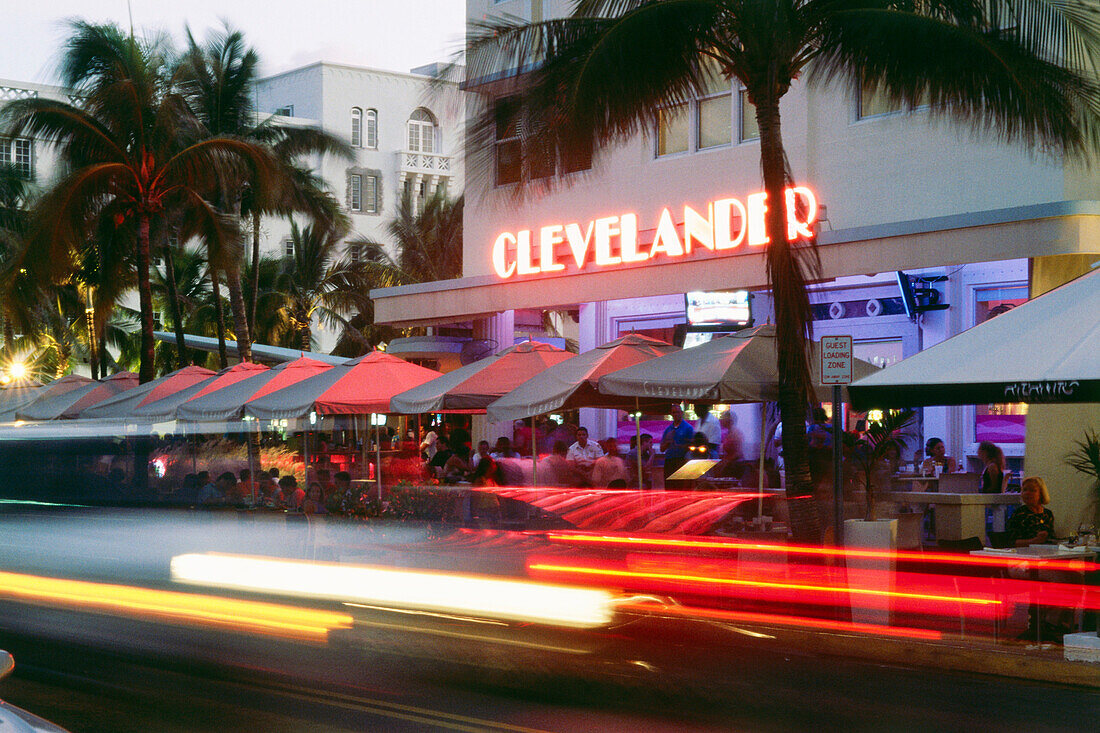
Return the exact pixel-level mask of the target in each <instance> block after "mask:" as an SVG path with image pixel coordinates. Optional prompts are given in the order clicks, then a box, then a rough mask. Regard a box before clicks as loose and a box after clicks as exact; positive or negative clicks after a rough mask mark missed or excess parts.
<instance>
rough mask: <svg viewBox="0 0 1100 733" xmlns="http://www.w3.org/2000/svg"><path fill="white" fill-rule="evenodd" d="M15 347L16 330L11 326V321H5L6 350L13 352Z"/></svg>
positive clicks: (6, 319) (7, 319)
mask: <svg viewBox="0 0 1100 733" xmlns="http://www.w3.org/2000/svg"><path fill="white" fill-rule="evenodd" d="M14 345H15V328H14V327H13V326H12V325H11V319H10V318H5V319H4V349H5V350H6V351H11V350H12V348H13V347H14Z"/></svg>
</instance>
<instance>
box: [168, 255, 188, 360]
mask: <svg viewBox="0 0 1100 733" xmlns="http://www.w3.org/2000/svg"><path fill="white" fill-rule="evenodd" d="M164 270H165V274H166V275H167V276H168V308H169V309H170V310H171V311H172V329H173V330H174V331H175V332H176V368H178V369H183V368H184V367H185V366H187V344H186V341H185V339H184V334H183V315H182V314H181V312H180V294H179V288H178V286H177V285H176V258H175V257H174V256H173V253H172V244H171V242H165V243H164Z"/></svg>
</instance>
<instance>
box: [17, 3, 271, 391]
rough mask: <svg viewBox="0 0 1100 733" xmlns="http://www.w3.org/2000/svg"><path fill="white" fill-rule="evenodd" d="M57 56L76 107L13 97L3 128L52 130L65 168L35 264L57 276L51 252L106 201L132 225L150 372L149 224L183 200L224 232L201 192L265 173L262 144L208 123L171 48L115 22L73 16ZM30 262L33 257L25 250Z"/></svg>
mask: <svg viewBox="0 0 1100 733" xmlns="http://www.w3.org/2000/svg"><path fill="white" fill-rule="evenodd" d="M72 28H73V33H72V36H71V37H70V39H69V41H68V44H67V46H66V49H65V52H64V54H63V56H62V62H61V77H62V82H63V83H64V84H65V85H66V86H67V87H69V88H70V89H73V90H74V92H76V93H77V94H79V95H80V96H81V97H82V102H81V105H80V106H79V107H77V106H73V105H71V104H66V103H64V102H58V101H54V100H49V99H24V100H17V101H14V102H11V103H9V104H8V105H7V106H6V107H5V109H4V114H5V117H6V119H7V125H8V133H9V134H13V135H30V136H35V137H40V138H44V139H49V140H52V141H53V142H54V144H55V145H56V147H57V149H58V151H59V153H60V157H61V159H62V161H64V163H65V164H66V165H67V168H68V172H67V173H66V174H65V175H63V176H62V177H61V178H60V180H58V181H57V182H56V183H55V185H54V187H53V189H52V190H51V191H50V192H49V193H48V194H46V195H45V196H44V197H43V199H42V200H41V201H40V203H39V206H38V215H37V224H38V226H37V228H36V231H37V235H36V236H35V241H37V243H38V246H36V247H30V248H28V250H29V251H30V250H35V254H36V257H35V258H34V259H35V260H36V261H37V262H36V270H38V271H40V272H41V273H43V274H50V275H52V276H54V277H55V278H58V275H59V273H58V272H57V271H56V267H50V266H49V264H48V262H45V263H44V262H43V258H45V259H46V260H48V261H64V259H62V258H56V257H51V255H57V254H68V253H69V252H70V251H71V250H72V249H73V248H74V246H75V243H76V242H79V241H80V240H81V238H82V235H83V234H85V233H86V232H87V231H88V230H89V229H90V227H91V226H92V224H93V223H94V221H95V220H96V219H97V218H98V217H99V215H101V214H102V213H103V212H104V210H107V209H110V210H112V212H113V216H114V217H115V218H116V219H117V220H119V221H126V220H129V221H132V222H133V223H134V226H135V229H136V242H135V244H136V258H135V259H136V264H137V277H136V280H137V290H138V301H139V304H140V308H141V354H142V360H141V369H140V378H141V381H142V382H147V381H149V380H150V379H152V378H153V374H154V369H155V368H154V348H153V344H154V341H153V312H152V295H151V291H150V287H149V264H150V240H151V237H150V233H151V231H152V230H153V229H155V228H156V227H157V226H158V225H160V224H161V223H162V222H163V220H164V217H165V216H166V212H168V211H171V210H175V209H187V210H188V211H189V212H191V216H193V217H195V218H196V220H198V221H200V222H201V226H202V228H203V230H204V231H205V233H206V235H207V238H208V240H210V241H220V240H221V239H223V237H224V229H223V226H222V222H221V221H220V220H219V217H218V215H217V214H218V212H217V211H216V210H215V208H214V207H213V206H212V205H211V204H210V203H209V202H208V201H207V199H206V196H207V195H208V194H209V192H211V191H214V190H217V187H218V184H219V183H220V181H222V180H224V179H225V178H226V177H248V176H250V175H259V174H263V175H270V171H272V170H273V168H272V166H271V164H270V162H269V157H268V155H267V154H266V152H265V151H264V150H263V149H261V148H260V147H259V146H256V145H253V144H251V143H248V142H246V141H242V140H239V139H235V138H231V137H228V136H214V137H211V136H209V135H207V134H205V133H204V131H203V130H202V126H201V125H200V124H198V122H197V120H196V119H195V117H194V115H193V114H192V113H191V111H190V109H189V108H188V107H187V104H186V101H185V100H184V98H183V97H182V96H181V95H180V94H178V93H177V92H176V90H175V89H174V85H173V83H172V79H171V77H170V76H169V73H168V72H169V65H168V55H167V52H166V50H165V49H164V48H163V47H162V46H159V45H157V44H147V43H143V42H139V41H138V40H136V39H134V38H133V37H131V36H128V35H127V34H125V33H124V32H122V31H121V30H120V29H119V28H118V27H117V26H115V25H112V24H105V25H94V24H91V23H87V22H84V21H75V22H74V23H73V24H72ZM28 262H30V260H28Z"/></svg>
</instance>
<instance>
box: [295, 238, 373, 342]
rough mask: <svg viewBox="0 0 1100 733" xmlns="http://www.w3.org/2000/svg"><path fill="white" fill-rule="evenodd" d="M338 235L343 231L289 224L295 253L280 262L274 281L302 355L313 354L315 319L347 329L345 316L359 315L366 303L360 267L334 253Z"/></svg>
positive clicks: (363, 276)
mask: <svg viewBox="0 0 1100 733" xmlns="http://www.w3.org/2000/svg"><path fill="white" fill-rule="evenodd" d="M343 234H344V230H342V229H332V228H328V229H319V228H316V227H314V226H312V225H306V226H305V227H301V228H299V227H298V224H297V222H295V221H293V220H291V223H290V239H291V241H292V242H293V243H294V254H293V256H289V257H287V258H286V259H285V260H284V262H283V268H282V271H281V272H280V273H279V278H278V281H277V282H278V290H279V291H280V292H281V293H283V294H284V297H285V305H284V306H283V308H284V311H285V313H286V314H287V317H288V319H289V320H290V322H291V323H292V324H293V329H294V332H295V333H296V334H297V337H298V348H300V349H301V350H302V351H310V350H311V349H312V344H313V330H312V329H313V319H314V318H318V319H319V320H320V321H321V322H322V323H326V324H329V325H333V326H339V327H341V328H343V329H345V330H346V329H347V327H348V321H347V317H348V315H349V314H353V313H357V312H360V311H361V310H363V307H364V301H366V300H367V289H368V286H367V279H366V274H365V271H364V270H363V268H362V266H361V265H360V264H359V263H356V262H352V261H351V260H350V259H349V258H347V257H341V256H340V254H339V253H340V249H341V247H342V244H341V242H342V239H343Z"/></svg>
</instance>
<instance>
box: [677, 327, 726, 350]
mask: <svg viewBox="0 0 1100 733" xmlns="http://www.w3.org/2000/svg"><path fill="white" fill-rule="evenodd" d="M717 335H720V334H716V333H714V332H713V331H687V332H685V333H684V343H683V347H684V348H685V349H690V348H691V347H692V346H699V345H700V344H705V343H706V342H708V341H710V340H711V339H712V338H714V337H715V336H717Z"/></svg>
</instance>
